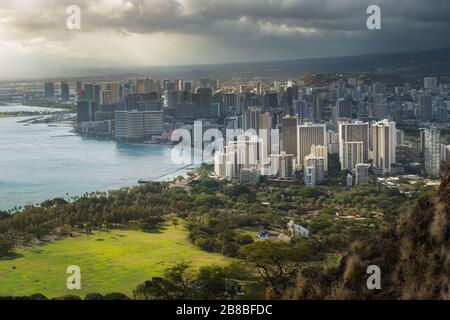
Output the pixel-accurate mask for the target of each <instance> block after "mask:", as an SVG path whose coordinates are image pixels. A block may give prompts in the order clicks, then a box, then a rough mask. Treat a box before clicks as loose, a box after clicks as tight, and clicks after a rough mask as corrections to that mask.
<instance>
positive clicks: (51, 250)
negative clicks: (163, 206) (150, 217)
mask: <svg viewBox="0 0 450 320" xmlns="http://www.w3.org/2000/svg"><path fill="white" fill-rule="evenodd" d="M186 237H187V232H186V231H185V230H184V229H183V227H182V226H181V225H179V226H178V227H177V228H175V227H173V226H166V227H165V228H164V230H162V231H161V233H143V232H139V231H132V230H115V231H112V232H111V233H101V234H99V233H98V232H97V233H95V234H94V235H90V236H80V237H76V238H66V239H64V240H59V241H55V242H53V243H50V244H47V245H44V246H39V247H34V248H31V249H23V250H18V251H17V253H19V254H21V255H23V257H20V258H17V259H14V260H0V296H5V295H14V296H19V295H30V294H34V293H42V294H44V295H46V296H47V297H49V298H51V297H56V296H61V295H66V294H76V295H79V296H81V297H84V295H86V294H87V293H90V292H99V293H102V294H105V293H111V292H122V293H125V294H131V292H132V290H133V289H134V288H135V287H136V286H137V285H139V284H140V283H142V282H144V281H145V280H148V279H150V278H151V277H153V276H158V275H161V274H162V272H163V271H164V270H165V269H166V268H168V267H170V266H172V265H174V264H176V263H179V262H189V263H191V265H192V266H193V267H200V266H204V265H212V264H217V265H220V264H225V263H227V262H229V261H230V259H227V258H225V257H223V256H222V255H220V254H211V253H207V252H204V251H201V250H200V249H198V248H196V247H195V246H193V245H192V244H191V243H189V242H188V240H187V238H186ZM69 265H77V266H79V267H80V268H81V273H82V279H81V283H82V288H81V290H71V291H69V290H67V289H66V279H67V277H68V276H69V274H66V269H67V267H68V266H69Z"/></svg>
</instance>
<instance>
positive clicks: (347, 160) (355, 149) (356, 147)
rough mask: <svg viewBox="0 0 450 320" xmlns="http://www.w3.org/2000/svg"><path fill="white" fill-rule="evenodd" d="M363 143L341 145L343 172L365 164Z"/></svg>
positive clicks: (343, 143)
mask: <svg viewBox="0 0 450 320" xmlns="http://www.w3.org/2000/svg"><path fill="white" fill-rule="evenodd" d="M363 149H364V145H363V142H362V141H350V142H342V144H341V150H340V151H341V158H340V161H341V170H353V169H354V168H355V167H356V165H357V164H358V163H362V162H363V154H364V152H363Z"/></svg>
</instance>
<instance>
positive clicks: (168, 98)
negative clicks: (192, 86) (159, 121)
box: [164, 90, 180, 108]
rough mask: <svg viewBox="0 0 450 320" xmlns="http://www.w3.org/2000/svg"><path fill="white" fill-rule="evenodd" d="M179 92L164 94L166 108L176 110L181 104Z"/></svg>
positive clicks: (170, 91)
mask: <svg viewBox="0 0 450 320" xmlns="http://www.w3.org/2000/svg"><path fill="white" fill-rule="evenodd" d="M179 98H180V97H179V94H178V91H175V90H166V91H165V92H164V107H165V108H176V107H177V105H178V104H179V103H180V99H179Z"/></svg>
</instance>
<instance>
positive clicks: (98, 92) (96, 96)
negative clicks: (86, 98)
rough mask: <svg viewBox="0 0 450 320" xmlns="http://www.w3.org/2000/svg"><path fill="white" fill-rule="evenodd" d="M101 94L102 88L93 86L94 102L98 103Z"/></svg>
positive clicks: (96, 85) (98, 85) (97, 85)
mask: <svg viewBox="0 0 450 320" xmlns="http://www.w3.org/2000/svg"><path fill="white" fill-rule="evenodd" d="M101 94H102V86H101V85H100V84H94V101H95V102H97V103H100V99H101Z"/></svg>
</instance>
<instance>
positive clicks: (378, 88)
mask: <svg viewBox="0 0 450 320" xmlns="http://www.w3.org/2000/svg"><path fill="white" fill-rule="evenodd" d="M373 94H374V95H375V94H382V95H383V97H386V96H387V85H386V83H384V82H376V83H374V85H373Z"/></svg>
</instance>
